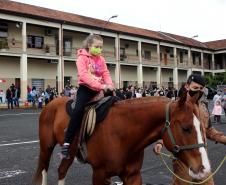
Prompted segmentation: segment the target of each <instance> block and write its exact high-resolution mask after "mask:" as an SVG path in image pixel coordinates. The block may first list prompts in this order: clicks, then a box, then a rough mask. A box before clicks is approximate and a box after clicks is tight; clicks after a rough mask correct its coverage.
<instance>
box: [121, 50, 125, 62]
mask: <svg viewBox="0 0 226 185" xmlns="http://www.w3.org/2000/svg"><path fill="white" fill-rule="evenodd" d="M125 59H126V50H125V48H120V60H121V61H124V60H125Z"/></svg>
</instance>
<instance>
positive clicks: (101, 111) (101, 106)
mask: <svg viewBox="0 0 226 185" xmlns="http://www.w3.org/2000/svg"><path fill="white" fill-rule="evenodd" d="M116 101H118V97H116V96H108V97H104V98H103V99H101V100H100V101H97V102H90V103H88V104H87V106H92V107H95V109H96V123H99V122H101V121H103V120H104V118H105V117H106V116H107V114H108V111H109V109H110V107H111V106H112V105H113V104H114V102H116ZM66 111H67V113H68V115H69V116H70V117H73V115H74V111H75V101H74V100H73V99H71V100H68V102H67V103H66Z"/></svg>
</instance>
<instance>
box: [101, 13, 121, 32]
mask: <svg viewBox="0 0 226 185" xmlns="http://www.w3.org/2000/svg"><path fill="white" fill-rule="evenodd" d="M117 17H118V15H112V16H111V17H109V19H108V20H107V22H106V23H105V24H104V26H103V27H102V29H101V31H100V35H101V33H102V31H104V29H105V28H106V26H107V25H108V23H109V22H110V20H111V19H114V18H117Z"/></svg>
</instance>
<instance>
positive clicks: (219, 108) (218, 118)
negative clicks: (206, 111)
mask: <svg viewBox="0 0 226 185" xmlns="http://www.w3.org/2000/svg"><path fill="white" fill-rule="evenodd" d="M221 114H222V106H221V101H220V100H217V101H216V103H215V105H214V107H213V111H212V115H214V121H216V122H217V123H220V122H221Z"/></svg>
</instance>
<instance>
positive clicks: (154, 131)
mask: <svg viewBox="0 0 226 185" xmlns="http://www.w3.org/2000/svg"><path fill="white" fill-rule="evenodd" d="M170 101H171V100H170V99H168V98H166V97H145V98H138V99H131V100H124V101H120V102H117V103H116V104H115V105H114V108H113V109H115V110H114V111H113V112H116V114H117V115H118V114H120V120H119V119H118V118H116V119H117V123H116V124H119V125H118V126H119V127H122V128H123V126H122V125H124V126H125V128H126V129H127V130H129V132H128V135H127V136H126V137H127V138H130V137H133V138H131V139H130V140H131V141H132V140H133V142H134V143H137V142H139V143H140V145H139V147H138V148H140V149H141V148H144V147H146V146H148V145H149V144H151V143H153V142H155V141H157V140H158V139H160V138H161V130H162V128H163V127H164V123H165V119H166V117H165V107H166V104H167V103H168V102H170ZM121 115H122V116H121ZM109 116H110V117H111V118H112V119H109V120H111V124H115V123H113V122H115V121H113V120H114V117H117V116H115V114H112V115H109ZM119 122H120V123H119ZM122 132H124V131H123V129H122ZM134 136H136V137H134Z"/></svg>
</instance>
